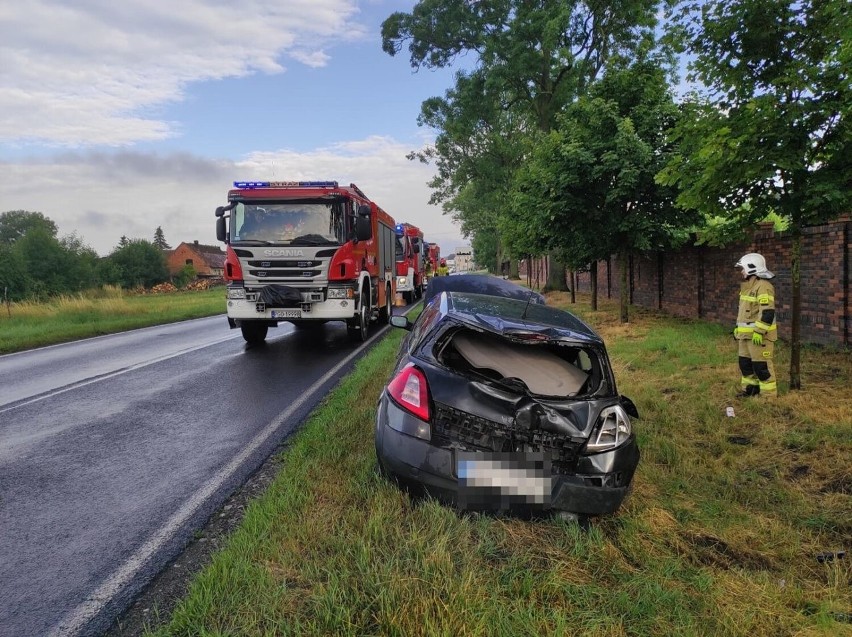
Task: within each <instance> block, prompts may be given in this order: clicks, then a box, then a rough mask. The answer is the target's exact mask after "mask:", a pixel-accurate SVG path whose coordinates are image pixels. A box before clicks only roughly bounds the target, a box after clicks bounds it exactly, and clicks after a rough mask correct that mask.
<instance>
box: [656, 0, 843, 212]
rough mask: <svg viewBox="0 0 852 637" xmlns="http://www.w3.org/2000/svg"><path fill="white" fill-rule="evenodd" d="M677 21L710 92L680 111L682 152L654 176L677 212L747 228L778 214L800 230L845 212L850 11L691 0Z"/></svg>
mask: <svg viewBox="0 0 852 637" xmlns="http://www.w3.org/2000/svg"><path fill="white" fill-rule="evenodd" d="M676 21H677V23H678V24H679V26H680V27H681V29H682V31H683V33H684V34H685V38H686V43H687V46H688V50H689V53H690V54H692V55H693V56H694V61H693V62H692V71H693V78H694V79H696V80H698V81H700V82H701V83H703V84H704V85H705V86H706V87H707V89H706V90H705V91H704V92H703V93H702V94H696V95H694V96H693V97H692V99H691V101H689V102H688V103H687V104H686V105H685V106H684V108H685V109H686V111H687V113H688V116H685V117H682V118H681V119H680V122H679V125H678V126H677V128H676V132H675V138H676V139H677V140H679V141H680V144H681V148H680V151H679V152H678V153H676V154H675V155H674V156H673V157H672V159H671V161H670V162H669V164H668V166H667V167H666V168H665V169H664V170H663V171H661V173H660V176H659V180H660V182H661V183H666V184H671V185H677V186H679V187H680V188H681V194H680V196H679V198H678V201H679V203H680V205H682V206H684V207H690V208H697V209H700V210H702V211H704V212H705V213H706V214H708V215H718V216H722V217H726V218H729V219H735V220H736V221H737V222H738V223H739V224H740V225H742V226H744V227H747V226H750V225H753V224H754V223H755V222H756V221H758V220H760V219H762V218H764V217H765V216H766V215H768V214H769V213H771V212H775V213H777V214H780V215H782V216H783V217H786V218H787V219H789V220H790V222H791V225H792V227H793V228H796V227H799V228H800V227H802V226H804V225H808V224H815V223H821V222H824V221H827V220H830V219H832V218H835V217H836V216H837V215H839V214H841V213H844V212H848V210H849V208H850V206H852V189H850V188H849V185H850V182H849V179H850V178H849V175H850V174H852V160H851V159H850V154H851V153H852V133H850V122H849V118H850V115H852V112H850V109H852V87H850V83H849V75H848V69H849V64H850V62H852V60H850V47H849V45H848V42H849V33H852V15H850V12H849V11H848V3H847V2H846V1H845V0H819V1H816V0H810V1H805V2H800V1H795V2H794V1H792V0H788V1H778V0H737V1H736V2H735V1H733V0H715V1H708V2H704V3H701V5H698V4H696V3H694V2H685V3H682V5H681V11H680V12H679V13H678V14H677V15H676ZM844 43H845V46H844ZM746 204H747V205H746Z"/></svg>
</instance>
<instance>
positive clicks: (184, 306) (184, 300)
mask: <svg viewBox="0 0 852 637" xmlns="http://www.w3.org/2000/svg"><path fill="white" fill-rule="evenodd" d="M224 311H225V293H224V291H223V289H222V288H221V287H220V288H211V289H209V290H200V291H186V292H170V293H167V294H144V295H131V294H126V293H122V291H121V290H120V289H118V288H115V289H108V290H106V291H105V292H101V293H100V294H98V295H97V296H92V295H87V294H78V295H74V296H62V297H59V298H57V299H53V300H51V301H48V302H45V303H31V302H22V303H12V304H10V305H9V306H8V307H7V306H5V305H0V354H8V353H10V352H18V351H21V350H26V349H32V348H34V347H43V346H45V345H53V344H55V343H65V342H67V341H73V340H77V339H81V338H88V337H91V336H100V335H102V334H112V333H114V332H123V331H125V330H131V329H136V328H139V327H148V326H150V325H161V324H164V323H174V322H176V321H184V320H187V319H193V318H201V317H204V316H213V315H215V314H222V313H224Z"/></svg>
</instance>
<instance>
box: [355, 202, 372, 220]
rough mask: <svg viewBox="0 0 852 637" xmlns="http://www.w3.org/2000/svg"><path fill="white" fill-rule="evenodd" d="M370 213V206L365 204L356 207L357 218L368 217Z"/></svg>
mask: <svg viewBox="0 0 852 637" xmlns="http://www.w3.org/2000/svg"><path fill="white" fill-rule="evenodd" d="M371 212H372V210H371V209H370V206H368V205H367V204H365V203H362V204H361V205H360V206H358V216H359V217H369V216H370V213H371Z"/></svg>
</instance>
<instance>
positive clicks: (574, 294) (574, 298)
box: [568, 270, 577, 303]
mask: <svg viewBox="0 0 852 637" xmlns="http://www.w3.org/2000/svg"><path fill="white" fill-rule="evenodd" d="M568 280H569V281H571V284H570V285H569V286H568V287H569V288H570V289H571V303H576V302H577V272H576V271H574V270H568Z"/></svg>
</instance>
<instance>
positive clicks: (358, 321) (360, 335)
mask: <svg viewBox="0 0 852 637" xmlns="http://www.w3.org/2000/svg"><path fill="white" fill-rule="evenodd" d="M369 316H370V297H369V295H368V294H367V293H365V292H364V290H361V299H360V301H359V303H358V314H357V315H356V316H355V317H353V318H351V319H349V321H348V322H347V323H346V329H347V331H348V332H349V338H350V339H352V340H353V341H355V342H356V343H363V342H364V341H366V340H367V328H368V326H369V322H368V321H369Z"/></svg>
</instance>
